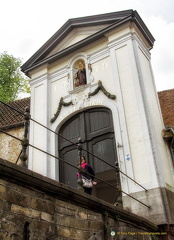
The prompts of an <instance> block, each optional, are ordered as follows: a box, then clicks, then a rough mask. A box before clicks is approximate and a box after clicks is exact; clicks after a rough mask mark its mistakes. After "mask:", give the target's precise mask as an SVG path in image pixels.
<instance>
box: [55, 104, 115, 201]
mask: <svg viewBox="0 0 174 240" xmlns="http://www.w3.org/2000/svg"><path fill="white" fill-rule="evenodd" d="M59 134H60V135H62V136H64V137H65V138H62V137H60V136H59V139H58V142H59V146H58V148H59V149H58V150H59V156H60V158H62V159H64V160H65V161H66V162H68V163H69V164H71V165H73V166H75V167H77V164H78V150H77V146H76V145H74V144H73V143H78V138H79V137H80V138H81V139H82V145H83V149H86V150H87V151H88V152H91V153H93V154H94V155H96V156H98V157H99V158H101V159H103V160H104V161H106V162H107V163H109V164H111V165H113V166H115V164H116V163H117V155H116V148H115V139H114V127H113V119H112V113H111V111H110V110H109V109H107V108H94V109H88V110H86V111H83V112H80V113H78V114H76V115H75V116H73V117H72V118H70V119H69V120H68V121H67V122H65V123H64V124H63V126H62V127H61V129H60V131H59ZM68 140H70V141H71V142H70V141H68ZM82 155H84V156H85V157H86V159H87V162H88V163H89V164H90V165H91V166H92V167H93V169H94V172H95V175H96V177H98V178H100V179H102V180H103V181H106V182H108V183H109V184H112V185H114V186H118V182H119V179H117V178H118V177H116V172H115V169H113V168H112V167H111V166H109V165H108V164H106V163H104V162H102V161H101V160H99V159H98V158H96V157H94V156H93V155H91V154H89V153H86V151H84V150H82ZM59 176H60V182H62V183H65V184H66V185H69V186H71V187H74V188H77V169H76V168H74V167H72V166H70V165H68V164H66V163H64V162H60V165H59ZM96 181H97V182H98V184H97V185H96V186H95V187H94V188H93V195H95V196H97V197H99V198H101V199H103V200H105V201H108V202H111V203H114V201H115V200H116V195H117V192H116V189H115V188H113V187H111V186H109V185H108V184H106V183H104V182H101V181H100V180H97V179H96Z"/></svg>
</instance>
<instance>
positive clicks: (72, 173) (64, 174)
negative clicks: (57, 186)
mask: <svg viewBox="0 0 174 240" xmlns="http://www.w3.org/2000/svg"><path fill="white" fill-rule="evenodd" d="M61 158H62V159H63V160H64V161H66V162H67V163H69V164H71V165H73V166H75V167H77V163H78V154H77V148H76V147H73V146H71V147H69V148H67V149H64V150H63V151H62V157H61ZM67 163H64V162H61V163H60V178H61V182H63V183H65V184H66V185H69V186H71V187H74V188H77V169H76V168H74V167H72V166H70V165H68V164H67Z"/></svg>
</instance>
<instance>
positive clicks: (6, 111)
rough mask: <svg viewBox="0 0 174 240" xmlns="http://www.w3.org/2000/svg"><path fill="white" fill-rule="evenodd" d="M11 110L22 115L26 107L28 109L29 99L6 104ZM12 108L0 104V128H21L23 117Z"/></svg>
mask: <svg viewBox="0 0 174 240" xmlns="http://www.w3.org/2000/svg"><path fill="white" fill-rule="evenodd" d="M7 104H8V105H9V106H11V107H12V108H15V109H17V110H18V111H20V112H22V113H24V111H25V108H26V107H30V97H28V98H23V99H20V100H16V101H13V102H9V103H7ZM12 108H9V107H8V106H6V105H4V104H2V103H0V127H1V128H3V129H9V128H14V127H19V126H22V125H23V123H24V119H23V118H24V116H23V115H22V114H20V113H18V112H16V111H15V110H13V109H12Z"/></svg>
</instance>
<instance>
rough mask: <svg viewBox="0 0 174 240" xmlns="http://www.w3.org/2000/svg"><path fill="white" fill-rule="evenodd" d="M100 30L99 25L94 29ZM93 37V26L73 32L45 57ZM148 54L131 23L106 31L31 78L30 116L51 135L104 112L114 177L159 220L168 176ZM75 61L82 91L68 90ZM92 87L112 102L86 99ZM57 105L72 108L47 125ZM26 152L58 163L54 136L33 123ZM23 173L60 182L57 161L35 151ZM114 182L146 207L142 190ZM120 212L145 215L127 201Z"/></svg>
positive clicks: (172, 180) (172, 183)
mask: <svg viewBox="0 0 174 240" xmlns="http://www.w3.org/2000/svg"><path fill="white" fill-rule="evenodd" d="M106 26H108V25H101V26H100V28H99V29H100V30H101V29H103V28H105V27H106ZM94 30H95V27H94V26H93V27H90V26H87V27H83V28H82V29H80V28H78V31H75V30H73V32H70V33H69V34H68V35H67V36H66V38H65V42H64V40H62V41H61V43H60V44H59V45H60V48H59V46H56V47H55V48H54V49H53V50H52V52H50V53H49V55H48V56H51V55H52V54H53V53H56V52H57V51H59V50H60V49H61V50H62V49H65V48H66V47H67V46H71V45H72V44H76V43H77V42H79V41H80V40H83V39H84V38H85V37H86V36H90V35H91V34H92V33H93V32H94ZM97 31H99V30H98V29H97ZM150 48H151V46H150V44H149V42H148V41H147V39H146V38H145V37H144V35H143V34H142V31H140V29H139V28H138V26H137V25H136V24H135V23H133V22H131V21H130V22H127V23H125V24H122V25H121V26H120V27H117V28H115V29H112V30H110V31H107V33H106V34H105V36H104V37H102V38H101V39H98V40H96V41H94V42H92V41H91V43H90V44H88V45H86V46H84V47H82V48H80V49H78V50H75V51H74V52H71V53H69V54H67V55H66V56H63V57H62V58H60V59H58V60H56V61H54V62H52V63H48V64H46V63H44V64H42V65H41V66H39V67H36V68H35V69H32V70H30V71H29V74H30V76H31V81H30V83H31V116H32V118H33V119H35V120H36V121H38V122H40V123H41V124H43V125H44V126H46V127H48V128H50V129H51V130H52V131H55V132H58V131H59V129H60V127H61V126H62V124H63V123H64V122H65V121H66V120H68V119H69V118H70V117H71V116H73V115H75V114H76V113H78V112H80V111H81V110H82V109H87V108H95V107H99V106H102V107H103V106H104V107H107V108H109V109H110V110H111V112H112V116H113V122H114V130H115V139H116V145H117V155H118V161H119V166H120V170H121V171H122V172H124V173H125V174H127V175H128V176H130V177H131V178H133V179H134V180H135V181H137V182H138V183H139V184H141V185H142V186H143V187H144V188H146V189H147V190H150V191H151V196H153V197H154V199H155V200H154V201H155V204H156V205H154V206H152V207H157V206H158V205H159V206H160V207H161V209H162V210H161V211H160V210H159V213H158V214H159V216H161V215H160V214H162V213H164V207H163V206H162V205H161V201H162V196H161V195H160V196H161V197H159V191H158V190H157V189H159V188H167V189H169V190H170V191H172V192H173V191H174V173H173V166H172V161H171V157H170V153H169V150H168V147H167V145H166V143H165V142H164V141H163V138H162V136H161V131H162V129H163V128H164V125H163V120H162V116H161V111H160V106H159V102H158V97H157V93H156V88H155V84H154V77H153V71H152V67H151V55H150ZM77 59H83V60H84V61H85V65H86V70H87V84H86V85H82V86H80V87H78V88H76V89H74V88H73V74H72V63H73V62H74V61H75V60H77ZM89 66H90V67H91V68H90V67H89ZM99 80H100V81H102V84H103V86H104V87H105V88H106V90H107V91H108V92H109V93H111V94H114V95H116V99H115V100H112V99H109V98H108V97H107V96H105V95H104V94H103V92H102V91H100V92H99V93H98V94H96V95H95V96H92V97H88V93H89V92H93V91H94V90H95V89H96V87H97V86H98V81H99ZM61 97H63V100H64V101H65V102H69V101H72V102H73V105H70V106H68V107H62V109H61V111H60V114H59V116H58V117H57V118H56V120H55V121H54V122H53V123H51V122H50V120H51V119H52V118H53V117H54V114H55V113H56V111H57V108H58V104H59V101H60V98H61ZM30 144H32V145H34V146H36V147H38V148H41V149H42V150H44V151H46V152H49V153H51V154H52V155H55V156H57V155H58V137H57V135H56V134H54V133H53V132H50V131H48V130H47V129H45V128H43V127H41V126H39V125H38V124H36V123H34V122H31V126H30ZM29 168H30V169H31V170H33V171H36V172H38V173H40V174H43V175H45V176H48V177H50V178H53V179H56V180H59V175H58V160H57V159H55V158H54V157H50V156H48V155H46V154H44V153H42V152H40V151H38V150H36V149H34V148H30V151H29ZM120 178H121V186H122V190H123V191H124V192H126V193H128V194H132V196H135V195H136V197H137V198H138V199H139V200H142V201H144V203H146V204H147V205H151V204H152V205H153V201H150V200H149V198H148V195H147V194H146V192H145V191H144V189H142V188H141V187H140V186H139V185H137V184H135V183H134V182H133V181H131V180H130V179H128V178H127V177H125V176H124V175H122V174H121V175H120ZM153 189H154V191H153ZM155 192H158V193H155ZM138 193H139V194H138ZM153 193H154V194H153ZM123 196H125V195H124V194H123ZM124 199H125V200H124ZM123 206H124V208H129V210H130V211H133V212H134V213H137V214H140V215H144V212H148V211H147V207H145V206H142V205H141V204H137V202H136V201H133V200H131V201H130V198H129V197H126V196H125V197H123ZM140 209H141V210H140ZM153 209H154V208H153ZM153 214H154V213H153V211H152V212H148V214H147V217H148V216H149V215H153ZM150 219H151V218H150ZM152 219H153V218H152ZM166 221H168V220H167V217H166V216H164V218H162V219H158V221H157V222H158V224H162V223H165V222H166Z"/></svg>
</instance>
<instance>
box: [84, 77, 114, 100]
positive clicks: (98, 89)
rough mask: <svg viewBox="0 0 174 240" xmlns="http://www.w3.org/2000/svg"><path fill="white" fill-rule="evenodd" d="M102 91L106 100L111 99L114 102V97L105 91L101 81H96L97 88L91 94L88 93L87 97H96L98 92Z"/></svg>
mask: <svg viewBox="0 0 174 240" xmlns="http://www.w3.org/2000/svg"><path fill="white" fill-rule="evenodd" d="M100 90H101V91H102V92H103V93H104V94H105V95H106V96H107V97H108V98H110V99H112V100H115V99H116V96H115V95H113V94H111V93H109V92H108V91H106V89H105V88H104V86H103V84H102V81H100V80H99V81H98V87H97V88H96V89H95V90H94V91H93V92H91V93H88V97H91V96H94V95H96V94H97V93H98V92H99V91H100Z"/></svg>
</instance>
